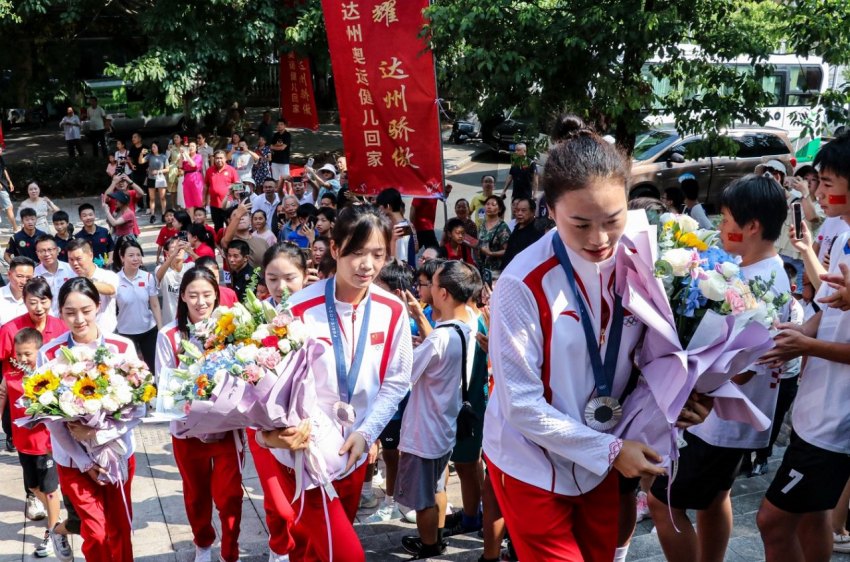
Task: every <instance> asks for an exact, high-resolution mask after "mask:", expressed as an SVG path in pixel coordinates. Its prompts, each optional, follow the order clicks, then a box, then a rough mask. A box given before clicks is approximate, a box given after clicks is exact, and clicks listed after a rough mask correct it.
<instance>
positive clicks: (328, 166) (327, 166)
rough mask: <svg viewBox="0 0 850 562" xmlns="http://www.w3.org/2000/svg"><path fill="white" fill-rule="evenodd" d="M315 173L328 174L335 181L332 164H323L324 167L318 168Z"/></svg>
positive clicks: (334, 171)
mask: <svg viewBox="0 0 850 562" xmlns="http://www.w3.org/2000/svg"><path fill="white" fill-rule="evenodd" d="M316 171H317V172H330V173H331V174H333V176H334V179H336V168H335V167H334V165H333V164H325V165H324V166H322V167H321V168H319V169H318V170H316Z"/></svg>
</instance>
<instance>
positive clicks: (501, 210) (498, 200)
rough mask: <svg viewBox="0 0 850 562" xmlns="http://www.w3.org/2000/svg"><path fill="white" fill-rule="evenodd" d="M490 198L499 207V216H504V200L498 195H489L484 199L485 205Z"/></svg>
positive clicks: (505, 209) (505, 208)
mask: <svg viewBox="0 0 850 562" xmlns="http://www.w3.org/2000/svg"><path fill="white" fill-rule="evenodd" d="M491 199H492V200H493V201H495V202H496V205H498V207H499V216H500V217H502V218H504V217H505V211H507V207H505V200H504V199H502V198H501V197H499V196H498V195H491V196H490V197H488V198H487V199H485V200H484V204H485V205H486V204H487V201H490V200H491Z"/></svg>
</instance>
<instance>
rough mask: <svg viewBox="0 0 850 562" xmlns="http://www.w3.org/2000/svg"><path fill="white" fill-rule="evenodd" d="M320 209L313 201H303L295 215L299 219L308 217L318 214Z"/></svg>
mask: <svg viewBox="0 0 850 562" xmlns="http://www.w3.org/2000/svg"><path fill="white" fill-rule="evenodd" d="M318 211H319V210H318V209H317V208H316V206H315V205H313V204H312V203H302V204H300V205H298V210H297V211H295V216H296V217H298V218H299V219H306V218H309V217H314V216H316V213H317V212H318Z"/></svg>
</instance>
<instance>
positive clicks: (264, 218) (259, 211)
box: [251, 209, 269, 220]
mask: <svg viewBox="0 0 850 562" xmlns="http://www.w3.org/2000/svg"><path fill="white" fill-rule="evenodd" d="M257 213H259V214H261V215H263V220H266V219H268V218H269V216H268V215H267V214H266V212H265V211H264V210H262V209H257V210H255V211H251V218H254V215H256V214H257Z"/></svg>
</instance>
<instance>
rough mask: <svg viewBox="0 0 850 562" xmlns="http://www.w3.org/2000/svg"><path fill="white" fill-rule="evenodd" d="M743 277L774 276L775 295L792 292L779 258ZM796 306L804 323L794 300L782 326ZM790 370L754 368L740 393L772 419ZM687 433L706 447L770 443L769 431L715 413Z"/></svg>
mask: <svg viewBox="0 0 850 562" xmlns="http://www.w3.org/2000/svg"><path fill="white" fill-rule="evenodd" d="M741 274H742V275H743V276H744V279H746V280H748V281H749V280H751V279H755V278H756V277H760V278H761V279H763V280H769V279H770V277H771V275H773V274H775V275H776V281H775V282H774V284H773V293H774V294H776V295H780V294H782V293H790V292H791V284H790V282H789V281H788V276H787V275H786V274H785V269H784V267H783V262H782V258H780V257H779V256H773V257H771V258H767V259H765V260H762V261H760V262H757V263H754V264H752V265H749V266H746V267H742V268H741ZM793 306H796V307H798V308H800V311H799V314H795V315H794V316H795V318H796V321H797V322H798V323H799V322H801V321H802V319H803V315H802V307H800V304H799V303H798V302H797V301H796V300H795V299H791V301H790V302H788V303H786V304H785V306H784V307H782V310H781V311H780V313H779V321H780V322H788V321H790V320H791V317H792V314H791V308H792V307H793ZM789 368H790V369H793V368H794V362H793V361H791V362H789V363H786V364H785V365H783V367H782V368H781V369H769V368H767V367H764V366H755V365H752V366H750V367H749V368H747V371H755V373H756V374H755V375H754V376H753V377H752V378H751V379H750V380H749V381H747V382H746V383H745V384H743V385H741V386H739V388H740V390H741V392H742V393H743V394H745V395H746V396H747V398H749V399H750V401H751V402H752V403H753V404H755V406H756V407H757V408H758V409H759V410H761V412H762V413H763V414H764V415H765V416H767V417H768V419H773V413H774V411H775V410H776V399H777V397H778V396H779V379H780V378H781V376H782V373H783V371H785V370H788V369H789ZM799 368H800V367H799V363H796V369H797V370H798V371H799ZM688 431H690V432H691V433H693V434H694V435H696V436H697V437H699V438H700V439H702V440H703V441H705V442H706V443H709V444H711V445H714V446H716V447H729V448H733V449H759V448H762V447H766V446H767V444H768V443H769V441H770V428H768V429H766V430H764V431H756V429H755V428H754V427H753V426H751V425H749V424H746V423H740V422H735V421H728V420H723V419H720V418H719V417H718V416H717V414H715V413H714V411H712V412H711V413H710V414H709V415H708V417H707V418H706V419H705V421H704V422H703V423H701V424H699V425H695V426H694V427H692V428H690V429H688Z"/></svg>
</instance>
